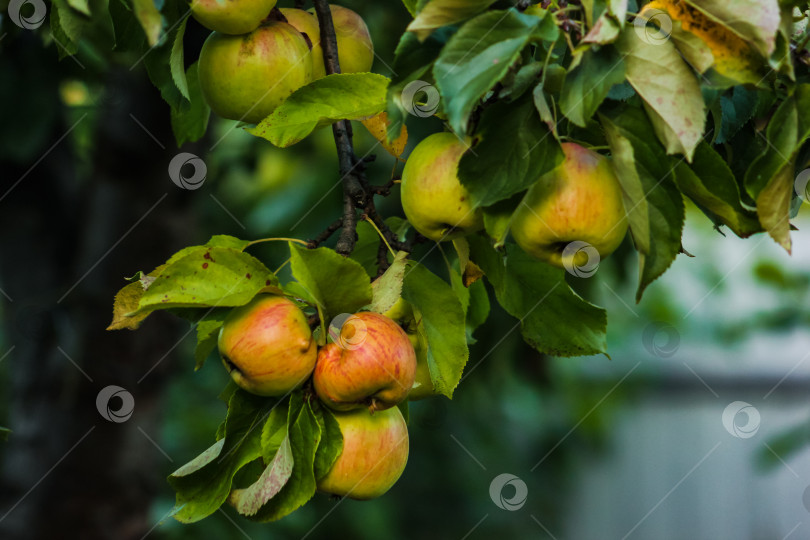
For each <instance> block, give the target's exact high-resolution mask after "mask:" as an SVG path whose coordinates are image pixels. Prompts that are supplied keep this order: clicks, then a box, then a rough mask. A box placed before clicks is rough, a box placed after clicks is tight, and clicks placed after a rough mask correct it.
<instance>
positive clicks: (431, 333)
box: [402, 263, 469, 398]
mask: <svg viewBox="0 0 810 540" xmlns="http://www.w3.org/2000/svg"><path fill="white" fill-rule="evenodd" d="M402 297H403V298H404V299H405V300H406V301H408V302H409V303H410V304H411V306H413V310H414V316H415V318H416V320H417V326H418V327H421V328H422V329H423V330H424V332H425V334H426V336H427V340H428V352H427V363H428V368H429V369H430V379H431V381H432V382H433V386H434V387H435V388H436V391H437V392H438V393H441V394H444V395H445V396H447V397H449V398H452V397H453V391H454V390H455V388H456V386H458V383H459V381H460V380H461V374H462V372H463V370H464V366H465V365H466V364H467V360H468V358H469V351H468V350H467V337H466V336H467V334H466V326H465V315H464V309H463V307H462V305H461V301H460V300H459V297H458V296H457V295H456V293H455V292H454V291H453V289H452V287H451V286H450V285H448V284H447V282H445V281H444V280H442V279H441V278H439V277H438V276H436V275H435V274H433V273H432V272H431V271H430V270H428V269H427V268H425V267H424V266H422V265H421V264H418V263H414V265H413V266H412V267H410V268H409V269H408V272H407V273H406V274H405V282H404V285H403V287H402Z"/></svg>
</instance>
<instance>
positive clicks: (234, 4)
mask: <svg viewBox="0 0 810 540" xmlns="http://www.w3.org/2000/svg"><path fill="white" fill-rule="evenodd" d="M275 5H276V0H191V4H190V7H191V15H192V16H193V17H194V18H195V19H197V22H199V23H200V24H202V25H203V26H205V27H206V28H208V29H209V30H214V31H215V32H221V33H223V34H234V35H235V34H247V33H248V32H252V31H254V30H256V28H258V27H259V24H260V23H261V22H262V20H264V19H265V17H267V15H268V14H269V13H270V10H272V9H273V7H275Z"/></svg>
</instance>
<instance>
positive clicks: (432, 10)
mask: <svg viewBox="0 0 810 540" xmlns="http://www.w3.org/2000/svg"><path fill="white" fill-rule="evenodd" d="M494 3H495V0H431V1H430V2H428V4H427V5H426V6H425V7H424V8H423V9H422V11H420V12H419V14H418V15H417V16H416V18H415V19H414V20H413V21H411V24H409V25H408V28H406V30H407V31H408V32H413V33H414V34H416V36H417V37H418V38H419V39H420V40H422V41H424V40H425V38H427V37H428V36H429V35H430V34H431V33H432V32H433V30H435V29H436V28H440V27H442V26H447V25H450V24H455V23H459V22H461V21H465V20H467V19H469V18H470V17H472V16H473V15H477V14H478V13H481V12H482V11H484V10H485V9H487V8H488V7H489V6H490V5H492V4H494Z"/></svg>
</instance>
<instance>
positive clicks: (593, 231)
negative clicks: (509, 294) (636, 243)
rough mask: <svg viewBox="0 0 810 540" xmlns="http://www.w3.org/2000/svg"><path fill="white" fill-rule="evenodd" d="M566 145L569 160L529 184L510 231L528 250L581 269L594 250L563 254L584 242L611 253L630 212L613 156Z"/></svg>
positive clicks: (545, 259) (620, 236)
mask: <svg viewBox="0 0 810 540" xmlns="http://www.w3.org/2000/svg"><path fill="white" fill-rule="evenodd" d="M562 149H563V153H564V154H565V160H564V161H563V163H562V164H560V165H559V166H558V167H557V168H555V169H554V170H552V171H550V172H548V173H546V174H545V175H543V176H542V177H541V178H540V179H539V180H538V181H537V182H536V183H535V184H534V185H532V187H531V188H529V191H528V192H527V193H526V196H525V197H524V198H523V201H522V202H521V204H520V206H519V207H518V209H517V210H516V211H515V213H514V215H513V217H512V225H511V228H510V230H511V232H512V236H513V237H514V238H515V241H516V242H517V244H518V245H519V246H520V247H521V248H522V249H523V251H525V252H526V253H529V254H530V255H533V256H534V257H536V258H538V259H541V260H544V261H546V262H548V263H550V264H552V265H554V266H559V267H562V268H565V267H566V264H569V265H570V264H572V263H573V264H574V265H575V266H577V267H580V266H582V265H584V264H586V263H588V261H589V259H590V256H589V254H588V253H587V252H586V251H585V250H576V251H575V252H574V253H570V254H569V253H565V254H564V252H565V251H566V249H565V248H566V247H567V246H568V245H569V244H570V243H571V242H577V241H578V242H585V243H587V244H590V245H591V246H592V247H593V248H594V249H595V250H596V251H597V252H598V253H599V256H600V257H605V256H607V255H610V254H611V253H613V251H614V250H615V249H616V248H617V247H619V244H621V242H622V239H624V236H625V234H626V233H627V216H626V214H625V211H624V204H623V203H622V189H621V185H620V184H619V179H618V178H617V177H616V173H615V172H614V170H613V166H612V165H611V163H610V160H609V159H608V158H606V157H604V156H602V155H600V154H597V153H596V152H594V151H592V150H589V149H587V148H584V147H582V146H580V145H578V144H575V143H563V144H562ZM564 255H565V256H564ZM569 257H570V258H569Z"/></svg>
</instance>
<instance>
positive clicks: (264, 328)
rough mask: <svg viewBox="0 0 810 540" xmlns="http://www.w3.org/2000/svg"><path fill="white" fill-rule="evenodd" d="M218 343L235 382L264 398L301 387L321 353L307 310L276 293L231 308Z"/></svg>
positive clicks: (263, 295) (281, 394)
mask: <svg viewBox="0 0 810 540" xmlns="http://www.w3.org/2000/svg"><path fill="white" fill-rule="evenodd" d="M217 345H218V346H219V354H220V355H221V356H222V362H223V364H225V368H226V369H227V370H228V371H229V372H230V374H231V378H232V379H233V380H234V382H235V383H236V384H238V385H239V386H240V387H242V388H244V389H245V390H247V391H248V392H251V393H253V394H258V395H260V396H283V395H285V394H287V393H288V392H290V391H292V390H293V389H295V388H297V387H299V386H301V385H302V384H303V383H304V381H305V380H306V379H307V378H308V377H309V375H310V374H311V373H312V370H313V369H315V361H316V360H317V356H318V346H317V344H316V343H315V340H314V339H313V338H312V331H311V330H310V327H309V324H308V322H307V318H306V315H304V312H303V311H301V309H300V308H299V307H298V306H296V305H295V303H293V302H292V301H291V300H289V299H287V298H285V297H283V296H278V295H274V294H262V295H258V296H256V298H254V299H253V300H252V301H251V302H250V303H248V304H246V305H244V306H241V307H237V308H234V309H233V310H231V312H230V313H229V314H228V316H227V317H226V318H225V322H224V323H223V325H222V329H220V331H219V338H218V340H217Z"/></svg>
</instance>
